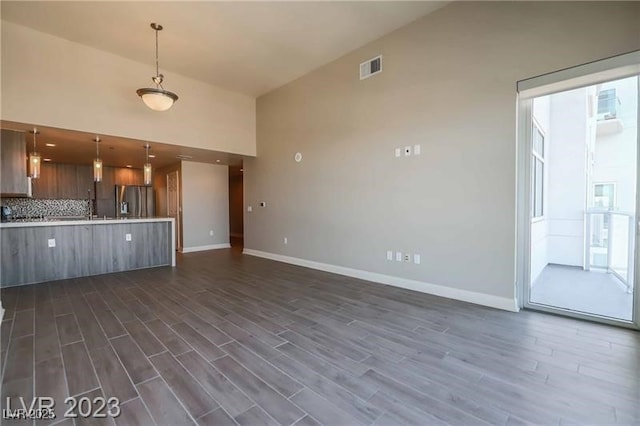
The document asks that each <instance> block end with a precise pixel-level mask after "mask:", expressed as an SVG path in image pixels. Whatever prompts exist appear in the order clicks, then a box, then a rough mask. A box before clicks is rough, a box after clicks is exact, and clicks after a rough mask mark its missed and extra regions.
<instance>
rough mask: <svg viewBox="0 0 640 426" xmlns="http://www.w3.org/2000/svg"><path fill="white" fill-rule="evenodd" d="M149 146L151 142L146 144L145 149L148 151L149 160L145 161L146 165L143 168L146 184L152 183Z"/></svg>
mask: <svg viewBox="0 0 640 426" xmlns="http://www.w3.org/2000/svg"><path fill="white" fill-rule="evenodd" d="M149 148H150V146H149V144H146V145H145V146H144V149H145V150H146V151H147V162H146V163H144V167H143V168H142V171H143V174H144V184H145V185H151V163H150V162H149Z"/></svg>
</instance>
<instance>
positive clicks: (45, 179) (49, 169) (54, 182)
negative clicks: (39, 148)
mask: <svg viewBox="0 0 640 426" xmlns="http://www.w3.org/2000/svg"><path fill="white" fill-rule="evenodd" d="M57 171H58V170H57V167H56V165H55V164H52V163H42V165H41V166H40V177H39V178H38V179H31V185H32V187H33V198H58V197H57V188H58V175H57Z"/></svg>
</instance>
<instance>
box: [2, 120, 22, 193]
mask: <svg viewBox="0 0 640 426" xmlns="http://www.w3.org/2000/svg"><path fill="white" fill-rule="evenodd" d="M0 147H1V150H0V159H1V161H2V167H1V172H0V193H2V195H6V196H23V197H24V196H28V195H29V178H28V177H27V142H26V139H25V135H24V132H16V131H13V130H4V129H3V130H2V134H1V135H0Z"/></svg>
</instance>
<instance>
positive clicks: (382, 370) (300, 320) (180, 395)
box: [0, 250, 640, 425]
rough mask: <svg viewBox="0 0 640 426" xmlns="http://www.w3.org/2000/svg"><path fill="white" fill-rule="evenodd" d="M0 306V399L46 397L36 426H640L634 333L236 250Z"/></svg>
mask: <svg viewBox="0 0 640 426" xmlns="http://www.w3.org/2000/svg"><path fill="white" fill-rule="evenodd" d="M1 298H2V302H3V304H4V306H5V309H6V313H5V319H4V320H3V321H2V325H1V339H0V349H1V350H0V360H1V361H2V384H3V386H2V403H3V404H4V402H5V400H6V397H14V398H15V397H17V396H23V397H25V398H28V399H30V398H31V397H32V396H34V395H35V396H51V397H54V398H55V399H56V401H57V402H58V411H57V414H58V418H57V419H56V420H55V421H54V422H48V423H49V424H54V423H55V422H61V423H60V424H61V425H62V424H64V425H69V424H72V423H71V420H69V419H67V420H65V419H63V418H62V417H61V415H62V413H63V411H62V409H64V408H65V406H64V404H63V403H62V401H63V400H64V398H65V397H67V396H70V395H71V396H89V397H95V396H104V397H110V396H115V397H118V398H119V399H120V401H121V408H122V413H121V415H120V416H119V417H117V418H115V419H112V418H107V419H102V422H101V423H103V424H118V425H147V424H158V425H179V424H215V425H219V424H220V425H224V424H229V425H233V424H240V425H277V424H281V425H293V424H296V425H317V424H326V425H396V424H416V425H425V424H434V425H441V424H451V425H475V424H501V425H516V424H545V425H558V424H562V425H565V424H640V333H638V332H635V331H631V330H625V329H618V328H614V327H607V326H603V325H597V324H591V323H588V322H583V321H578V320H573V319H567V318H561V317H556V316H551V315H545V314H539V313H534V312H521V313H518V314H515V313H509V312H503V311H498V310H494V309H490V308H484V307H480V306H475V305H471V304H467V303H462V302H456V301H452V300H448V299H443V298H438V297H434V296H429V295H425V294H420V293H414V292H410V291H406V290H402V289H397V288H393V287H388V286H383V285H377V284H372V283H368V282H364V281H360V280H357V279H351V278H346V277H341V276H337V275H332V274H328V273H323V272H319V271H313V270H307V269H304V268H299V267H295V266H291V265H286V264H280V263H276V262H272V261H268V260H264V259H259V258H253V257H249V256H242V255H241V254H239V253H238V252H237V251H232V250H219V251H215V252H202V253H191V254H188V255H184V256H180V257H179V264H178V267H177V268H174V269H171V268H158V269H148V270H141V271H135V272H128V273H119V274H112V275H104V276H97V277H90V278H83V279H73V280H65V281H58V282H51V283H44V284H38V285H34V286H25V287H21V288H11V289H3V290H2V292H1ZM91 420H94V421H95V420H97V419H91ZM88 423H90V422H88ZM4 424H10V423H9V422H5V423H4ZM16 424H27V423H24V422H23V423H18V422H16ZM37 424H47V423H46V422H44V423H41V422H38V423H37ZM75 424H84V422H82V421H80V420H79V419H77V420H76V423H75Z"/></svg>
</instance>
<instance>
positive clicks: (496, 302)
mask: <svg viewBox="0 0 640 426" xmlns="http://www.w3.org/2000/svg"><path fill="white" fill-rule="evenodd" d="M242 254H248V255H250V256H256V257H262V258H265V259H271V260H276V261H278V262H284V263H290V264H292V265H297V266H303V267H305V268H311V269H318V270H320V271H325V272H331V273H334V274H339V275H345V276H347V277H353V278H359V279H361V280H366V281H373V282H376V283H380V284H387V285H391V286H394V287H400V288H405V289H408V290H414V291H419V292H421V293H427V294H433V295H435V296H441V297H446V298H449V299H455V300H461V301H463V302H469V303H475V304H477V305H483V306H489V307H492V308H497V309H502V310H505V311H511V312H518V311H519V310H520V309H519V308H518V304H517V301H516V299H515V298H514V299H509V298H507V297H499V296H493V295H490V294H484V293H477V292H474V291H469V290H461V289H458V288H453V287H446V286H442V285H438V284H430V283H425V282H422V281H416V280H410V279H407V278H399V277H393V276H390V275H384V274H379V273H376V272H369V271H363V270H360V269H352V268H347V267H344V266H337V265H330V264H328V263H320V262H314V261H312V260H306V259H300V258H297V257H290V256H284V255H281V254H275V253H268V252H264V251H260V250H252V249H244V250H243V251H242Z"/></svg>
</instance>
